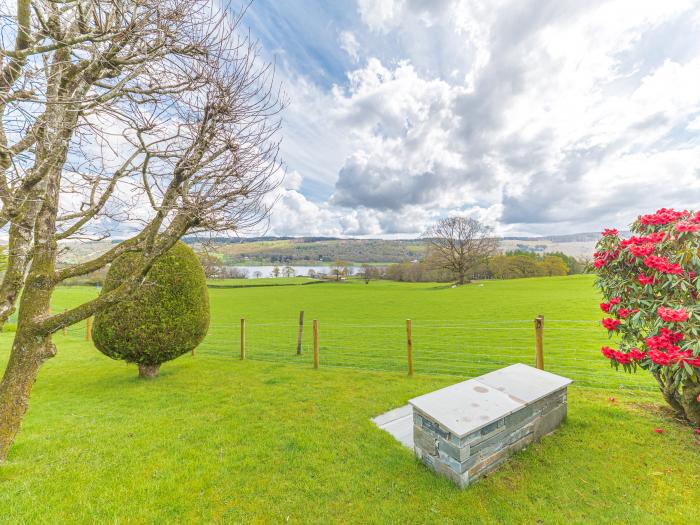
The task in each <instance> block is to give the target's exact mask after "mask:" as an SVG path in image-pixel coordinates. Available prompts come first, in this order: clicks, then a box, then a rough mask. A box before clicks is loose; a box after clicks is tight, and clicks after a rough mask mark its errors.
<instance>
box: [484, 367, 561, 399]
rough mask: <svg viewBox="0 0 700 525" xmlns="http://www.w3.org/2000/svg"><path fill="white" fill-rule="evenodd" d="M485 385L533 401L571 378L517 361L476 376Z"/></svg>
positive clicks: (559, 387) (554, 390)
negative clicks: (514, 363)
mask: <svg viewBox="0 0 700 525" xmlns="http://www.w3.org/2000/svg"><path fill="white" fill-rule="evenodd" d="M476 379H477V380H478V381H481V382H482V383H484V384H485V385H488V386H490V387H491V388H495V389H496V390H500V391H501V392H505V393H506V394H509V395H510V396H512V397H515V398H518V399H519V400H520V401H522V402H523V403H534V402H535V401H538V400H540V399H542V398H543V397H545V396H547V395H549V394H551V393H552V392H556V391H557V390H559V389H561V388H564V387H565V386H568V385H570V384H571V382H572V381H571V379H568V378H566V377H562V376H558V375H556V374H552V373H550V372H545V371H544V370H539V369H537V368H533V367H531V366H527V365H524V364H522V363H518V364H516V365H511V366H507V367H505V368H501V369H500V370H496V371H494V372H490V373H488V374H484V375H483V376H479V377H477V378H476Z"/></svg>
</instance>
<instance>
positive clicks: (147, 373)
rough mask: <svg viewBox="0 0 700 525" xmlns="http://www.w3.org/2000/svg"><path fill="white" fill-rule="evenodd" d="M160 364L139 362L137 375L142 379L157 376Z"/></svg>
mask: <svg viewBox="0 0 700 525" xmlns="http://www.w3.org/2000/svg"><path fill="white" fill-rule="evenodd" d="M159 371H160V365H141V364H139V377H140V378H142V379H153V378H154V377H158V372H159Z"/></svg>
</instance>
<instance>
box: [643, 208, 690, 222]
mask: <svg viewBox="0 0 700 525" xmlns="http://www.w3.org/2000/svg"><path fill="white" fill-rule="evenodd" d="M684 215H688V212H687V211H676V210H674V209H673V208H669V209H667V208H661V209H660V210H658V211H657V212H656V213H652V214H650V215H642V216H641V217H640V218H639V222H641V223H642V224H645V225H650V224H656V225H659V224H668V223H669V222H674V221H677V220H678V219H680V218H681V217H683V216H684Z"/></svg>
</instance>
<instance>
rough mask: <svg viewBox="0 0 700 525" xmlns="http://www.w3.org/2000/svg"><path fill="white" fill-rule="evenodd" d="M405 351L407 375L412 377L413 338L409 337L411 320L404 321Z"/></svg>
mask: <svg viewBox="0 0 700 525" xmlns="http://www.w3.org/2000/svg"><path fill="white" fill-rule="evenodd" d="M406 350H407V351H408V375H409V376H412V375H413V337H411V320H410V319H406Z"/></svg>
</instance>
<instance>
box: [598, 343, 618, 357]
mask: <svg viewBox="0 0 700 525" xmlns="http://www.w3.org/2000/svg"><path fill="white" fill-rule="evenodd" d="M600 353H601V354H603V355H604V356H605V357H607V358H608V359H612V358H613V356H614V355H615V350H613V349H612V348H610V347H609V346H604V347H603V348H601V349H600Z"/></svg>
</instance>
